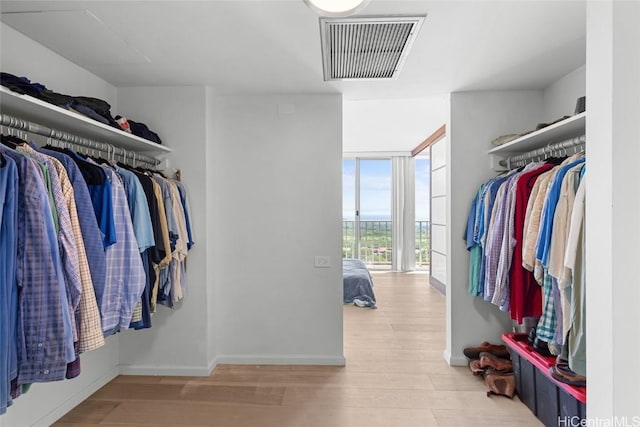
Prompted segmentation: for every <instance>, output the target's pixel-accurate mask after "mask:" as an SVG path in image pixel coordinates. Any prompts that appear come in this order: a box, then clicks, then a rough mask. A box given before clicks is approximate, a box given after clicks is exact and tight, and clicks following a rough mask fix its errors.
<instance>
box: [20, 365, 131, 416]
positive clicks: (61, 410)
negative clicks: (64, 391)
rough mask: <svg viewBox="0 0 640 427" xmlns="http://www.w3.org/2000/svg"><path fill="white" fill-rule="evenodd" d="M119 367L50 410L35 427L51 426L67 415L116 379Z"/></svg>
mask: <svg viewBox="0 0 640 427" xmlns="http://www.w3.org/2000/svg"><path fill="white" fill-rule="evenodd" d="M119 373H120V372H119V370H118V367H115V368H113V369H111V370H110V371H109V372H107V373H106V374H104V375H102V376H101V377H100V378H98V379H96V380H95V381H93V382H92V383H91V384H89V385H87V386H86V387H85V388H83V389H81V390H78V392H77V393H75V394H74V395H73V396H71V397H70V398H69V399H67V400H66V401H65V402H64V403H62V404H61V405H60V406H58V407H57V408H55V409H54V410H53V411H51V412H49V413H48V414H47V415H45V416H44V417H42V418H41V419H39V420H38V421H37V422H36V423H34V424H33V427H40V426H42V427H49V426H50V425H52V424H53V423H55V422H56V421H58V420H59V419H60V418H62V417H63V416H65V415H66V414H67V413H68V412H69V411H71V410H72V409H73V408H75V407H76V406H78V405H79V404H80V403H82V402H83V401H84V400H86V399H87V398H88V397H89V396H91V395H92V394H93V393H95V392H96V391H98V390H100V389H101V388H102V387H104V386H105V385H106V384H107V383H108V382H109V381H111V380H112V379H114V378H115V377H117V376H118V374H119Z"/></svg>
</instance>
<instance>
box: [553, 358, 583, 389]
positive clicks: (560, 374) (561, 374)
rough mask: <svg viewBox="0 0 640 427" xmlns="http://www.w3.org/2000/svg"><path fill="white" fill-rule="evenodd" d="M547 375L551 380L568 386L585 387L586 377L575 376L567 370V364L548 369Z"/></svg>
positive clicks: (569, 369)
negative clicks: (548, 374)
mask: <svg viewBox="0 0 640 427" xmlns="http://www.w3.org/2000/svg"><path fill="white" fill-rule="evenodd" d="M549 373H550V374H551V376H552V377H553V378H555V379H556V380H558V381H560V382H561V383H565V384H569V385H572V386H575V387H586V385H587V377H585V376H584V375H580V374H576V373H575V372H573V371H572V370H571V368H569V364H566V365H565V364H564V363H563V364H559V365H555V366H552V367H550V368H549Z"/></svg>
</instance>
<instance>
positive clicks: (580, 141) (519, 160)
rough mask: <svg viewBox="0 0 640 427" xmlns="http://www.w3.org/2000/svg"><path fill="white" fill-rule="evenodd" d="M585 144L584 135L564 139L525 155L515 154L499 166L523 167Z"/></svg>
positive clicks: (501, 161) (509, 167)
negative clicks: (530, 162) (534, 160)
mask: <svg viewBox="0 0 640 427" xmlns="http://www.w3.org/2000/svg"><path fill="white" fill-rule="evenodd" d="M586 142H587V138H586V136H585V135H580V136H576V137H574V138H570V139H566V140H564V141H560V142H556V143H553V144H548V145H546V146H544V147H542V148H538V149H535V150H532V151H528V152H526V153H522V154H517V155H515V156H511V157H508V158H506V159H504V160H500V162H499V164H500V166H505V167H507V168H508V169H513V168H516V167H520V166H523V165H525V164H527V163H528V161H529V160H532V159H540V160H542V159H546V158H549V157H551V156H552V155H553V154H554V153H557V152H558V151H562V150H565V151H566V150H567V149H568V148H573V147H579V146H583V147H584V144H585V143H586Z"/></svg>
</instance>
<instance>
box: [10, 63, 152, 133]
mask: <svg viewBox="0 0 640 427" xmlns="http://www.w3.org/2000/svg"><path fill="white" fill-rule="evenodd" d="M0 84H2V86H4V87H6V88H7V89H10V90H11V91H13V92H16V93H19V94H22V95H29V96H32V97H34V98H38V99H40V100H42V101H45V102H48V103H49V104H52V105H56V106H58V107H60V108H64V109H65V110H69V111H73V112H76V113H79V114H82V115H83V116H85V117H88V118H90V119H93V120H95V121H98V122H100V123H103V124H105V125H108V126H112V127H114V128H116V129H121V130H124V131H126V132H130V133H132V134H134V135H136V136H139V137H140V138H144V139H146V140H149V141H152V142H155V143H157V144H161V143H162V141H161V140H160V137H159V136H158V134H157V133H155V132H153V131H151V130H150V129H149V128H148V127H147V125H145V124H144V123H139V122H134V121H133V120H130V119H129V120H128V119H125V118H121V117H120V116H116V118H114V117H113V116H112V115H111V105H109V103H108V102H106V101H104V100H102V99H98V98H91V97H87V96H71V95H65V94H62V93H57V92H54V91H52V90H49V89H47V88H46V86H44V85H43V84H41V83H34V82H32V81H30V80H29V79H28V78H26V77H18V76H15V75H13V74H9V73H0ZM117 119H122V120H117Z"/></svg>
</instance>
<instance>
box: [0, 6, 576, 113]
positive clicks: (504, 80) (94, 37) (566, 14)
mask: <svg viewBox="0 0 640 427" xmlns="http://www.w3.org/2000/svg"><path fill="white" fill-rule="evenodd" d="M585 9H586V6H585V2H584V1H569V0H567V1H561V0H556V1H519V0H514V1H417V0H415V1H378V0H372V1H371V2H370V4H369V5H368V6H367V7H366V8H365V9H364V10H363V11H361V12H360V13H359V15H361V16H377V15H424V14H426V15H427V18H426V20H425V22H424V24H423V26H422V29H421V30H420V33H419V34H418V37H417V39H416V41H415V43H414V45H413V48H412V50H411V53H410V54H409V57H408V59H407V61H406V63H405V65H404V68H403V70H402V72H401V74H400V76H399V77H398V78H397V79H395V80H390V81H356V82H354V81H350V82H324V81H323V79H322V63H321V48H320V36H319V23H318V16H317V15H315V14H314V13H313V12H312V11H311V10H310V9H309V8H307V7H306V5H305V4H304V3H303V0H285V1H271V0H262V1H247V0H235V1H212V0H209V1H126V2H124V1H4V0H2V1H1V2H0V11H1V12H2V21H3V22H5V23H6V24H8V25H10V26H12V27H14V28H15V29H17V30H18V31H20V32H22V33H24V34H26V35H27V36H28V37H30V38H32V39H34V40H37V41H39V42H40V43H42V44H43V45H45V46H47V47H49V48H50V49H52V50H53V51H55V52H57V53H59V54H60V55H62V56H64V57H66V58H68V59H70V60H72V61H73V62H76V63H78V64H79V65H81V66H83V67H85V68H87V69H88V70H90V71H91V72H93V73H94V74H96V75H98V76H100V77H101V78H103V79H104V80H106V81H108V82H110V83H111V84H113V85H115V86H140V85H143V86H148V85H209V86H212V87H214V88H215V89H216V90H217V91H218V92H220V93H252V94H262V93H342V94H343V95H344V97H345V99H348V100H357V99H389V98H416V97H429V96H432V95H435V94H443V93H449V92H452V91H460V90H486V89H492V90H498V89H541V88H544V87H546V86H547V85H549V84H550V83H551V82H553V81H555V80H557V79H558V78H560V77H561V76H563V75H565V74H567V73H568V72H570V71H572V70H574V69H576V68H578V67H580V66H581V65H583V64H584V63H585V19H586V17H585ZM16 12H32V13H16Z"/></svg>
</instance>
